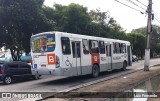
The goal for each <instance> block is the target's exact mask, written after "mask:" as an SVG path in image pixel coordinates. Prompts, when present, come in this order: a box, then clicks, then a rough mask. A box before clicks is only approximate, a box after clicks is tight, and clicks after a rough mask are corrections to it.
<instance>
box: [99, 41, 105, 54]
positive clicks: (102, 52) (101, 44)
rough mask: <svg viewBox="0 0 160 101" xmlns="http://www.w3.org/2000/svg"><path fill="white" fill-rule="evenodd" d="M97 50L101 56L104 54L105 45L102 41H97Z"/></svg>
mask: <svg viewBox="0 0 160 101" xmlns="http://www.w3.org/2000/svg"><path fill="white" fill-rule="evenodd" d="M99 50H100V53H101V54H105V45H104V41H99Z"/></svg>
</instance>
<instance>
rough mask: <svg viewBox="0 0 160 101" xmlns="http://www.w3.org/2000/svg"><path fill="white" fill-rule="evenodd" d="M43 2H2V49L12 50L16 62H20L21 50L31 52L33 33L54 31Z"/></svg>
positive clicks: (8, 0)
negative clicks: (43, 7)
mask: <svg viewBox="0 0 160 101" xmlns="http://www.w3.org/2000/svg"><path fill="white" fill-rule="evenodd" d="M43 2H44V0H0V15H1V16H0V22H1V24H0V31H1V33H0V37H1V47H2V46H5V47H6V48H7V49H10V50H11V53H12V57H13V59H14V60H19V51H20V50H24V51H26V52H29V51H30V37H31V35H32V34H33V33H38V32H41V31H48V30H51V29H53V23H52V22H51V21H50V20H49V19H47V17H46V16H45V14H44V13H43V10H42V5H43ZM16 53H17V54H16ZM15 54H16V55H17V56H18V57H17V56H16V55H15Z"/></svg>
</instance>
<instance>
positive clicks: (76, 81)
mask: <svg viewBox="0 0 160 101" xmlns="http://www.w3.org/2000/svg"><path fill="white" fill-rule="evenodd" d="M129 70H131V69H127V70H126V71H129ZM126 71H121V70H114V71H111V72H102V73H100V75H99V77H97V78H93V77H92V76H91V75H84V76H75V77H66V78H62V79H56V80H52V81H46V82H43V83H41V84H42V85H67V84H71V86H73V85H77V84H79V83H86V82H89V81H94V80H98V79H101V78H104V77H109V76H112V75H115V74H118V73H122V72H126Z"/></svg>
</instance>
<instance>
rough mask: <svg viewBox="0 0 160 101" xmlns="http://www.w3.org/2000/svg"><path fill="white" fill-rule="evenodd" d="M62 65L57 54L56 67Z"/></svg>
mask: <svg viewBox="0 0 160 101" xmlns="http://www.w3.org/2000/svg"><path fill="white" fill-rule="evenodd" d="M58 67H60V59H59V57H58V56H57V55H56V68H58Z"/></svg>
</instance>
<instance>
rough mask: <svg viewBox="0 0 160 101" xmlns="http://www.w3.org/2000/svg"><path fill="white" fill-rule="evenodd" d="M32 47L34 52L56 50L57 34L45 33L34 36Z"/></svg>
mask: <svg viewBox="0 0 160 101" xmlns="http://www.w3.org/2000/svg"><path fill="white" fill-rule="evenodd" d="M31 48H32V52H33V53H40V52H52V51H54V49H55V34H44V35H38V36H35V37H32V38H31Z"/></svg>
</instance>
